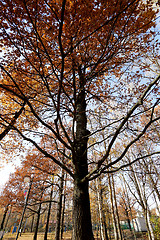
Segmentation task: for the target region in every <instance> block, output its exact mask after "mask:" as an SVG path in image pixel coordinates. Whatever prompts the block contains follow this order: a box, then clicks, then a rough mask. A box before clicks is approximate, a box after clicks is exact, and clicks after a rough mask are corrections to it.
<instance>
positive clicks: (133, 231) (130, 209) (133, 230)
mask: <svg viewBox="0 0 160 240" xmlns="http://www.w3.org/2000/svg"><path fill="white" fill-rule="evenodd" d="M122 176H123V182H124V189H125V193H126V197H127V202H128V208H129V211H130V217H131V221H132V222H133V215H132V208H131V205H130V200H129V196H128V191H127V187H126V180H125V177H124V175H122ZM131 231H132V233H133V235H134V239H135V240H136V239H137V238H136V233H135V229H134V226H133V229H132V228H131Z"/></svg>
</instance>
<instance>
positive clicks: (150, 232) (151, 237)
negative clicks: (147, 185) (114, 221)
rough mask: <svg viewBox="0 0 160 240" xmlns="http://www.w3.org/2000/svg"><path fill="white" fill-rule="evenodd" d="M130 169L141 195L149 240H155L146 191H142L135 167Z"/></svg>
mask: <svg viewBox="0 0 160 240" xmlns="http://www.w3.org/2000/svg"><path fill="white" fill-rule="evenodd" d="M130 168H131V172H132V176H133V178H134V183H135V186H136V190H137V193H138V195H139V199H140V203H141V207H142V209H143V213H144V216H145V220H146V226H147V232H148V238H149V240H154V239H155V237H154V233H153V227H152V225H151V222H150V217H149V208H148V204H147V199H146V197H145V193H144V192H145V191H142V188H141V185H140V182H139V180H138V177H137V174H136V172H135V171H134V169H133V166H130Z"/></svg>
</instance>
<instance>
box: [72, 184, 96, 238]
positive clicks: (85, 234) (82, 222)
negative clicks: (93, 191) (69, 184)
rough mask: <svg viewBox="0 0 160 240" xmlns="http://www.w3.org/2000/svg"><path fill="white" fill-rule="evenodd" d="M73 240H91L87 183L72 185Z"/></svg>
mask: <svg viewBox="0 0 160 240" xmlns="http://www.w3.org/2000/svg"><path fill="white" fill-rule="evenodd" d="M72 239H73V240H93V239H94V237H93V233H92V224H91V214H90V201H89V193H88V182H85V183H83V184H82V183H81V184H80V183H78V181H75V183H74V196H73V236H72Z"/></svg>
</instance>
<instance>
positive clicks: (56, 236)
mask: <svg viewBox="0 0 160 240" xmlns="http://www.w3.org/2000/svg"><path fill="white" fill-rule="evenodd" d="M63 184H64V171H63V170H62V176H61V178H60V186H59V200H58V206H57V220H56V229H55V240H59V239H60V228H61V215H62V197H63V195H62V194H63Z"/></svg>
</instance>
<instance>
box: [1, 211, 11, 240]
mask: <svg viewBox="0 0 160 240" xmlns="http://www.w3.org/2000/svg"><path fill="white" fill-rule="evenodd" d="M11 211H12V207H11V209H10V211H9V214H8V218H7V220H6V223H5V226H4V228H3V232H2V235H1V239H0V240H2V239H3V236H4V233H5V230H6V227H7V224H8V221H9V218H10V215H11Z"/></svg>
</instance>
